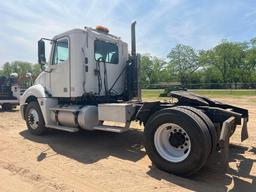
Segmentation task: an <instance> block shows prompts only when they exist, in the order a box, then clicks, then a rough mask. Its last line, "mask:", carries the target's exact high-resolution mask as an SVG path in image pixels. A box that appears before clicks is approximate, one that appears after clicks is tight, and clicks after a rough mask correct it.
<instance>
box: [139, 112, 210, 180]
mask: <svg viewBox="0 0 256 192" xmlns="http://www.w3.org/2000/svg"><path fill="white" fill-rule="evenodd" d="M144 145H145V149H146V152H147V154H148V156H149V158H150V159H151V161H152V162H153V163H154V164H155V165H156V166H157V167H158V168H160V169H162V170H164V171H167V172H170V173H173V174H176V175H180V176H190V175H192V174H193V173H195V172H197V171H198V170H199V169H200V168H201V167H202V166H203V165H204V164H205V163H206V161H207V158H208V156H209V154H210V151H211V149H212V141H211V134H210V132H209V129H208V127H207V125H206V123H205V122H204V121H203V120H202V118H201V117H200V116H199V115H198V114H196V113H194V112H193V111H191V110H188V109H184V108H180V107H173V108H168V109H162V110H160V111H158V112H156V113H155V114H153V116H152V117H150V119H149V120H148V122H147V123H146V125H145V131H144Z"/></svg>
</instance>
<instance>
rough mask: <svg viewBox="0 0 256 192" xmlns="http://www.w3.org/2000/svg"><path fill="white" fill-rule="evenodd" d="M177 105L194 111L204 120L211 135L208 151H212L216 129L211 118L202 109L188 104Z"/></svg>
mask: <svg viewBox="0 0 256 192" xmlns="http://www.w3.org/2000/svg"><path fill="white" fill-rule="evenodd" d="M178 107H179V108H182V109H187V110H190V111H192V112H193V113H195V114H196V115H197V116H198V117H200V118H201V119H202V120H203V121H204V123H205V124H206V125H207V128H208V130H209V133H210V135H211V143H212V145H211V150H210V153H211V152H212V151H214V150H215V149H216V147H217V131H216V129H215V126H214V124H213V122H212V121H211V119H210V118H209V117H208V116H207V115H206V114H205V113H203V112H202V111H200V110H199V109H196V108H194V107H190V106H178Z"/></svg>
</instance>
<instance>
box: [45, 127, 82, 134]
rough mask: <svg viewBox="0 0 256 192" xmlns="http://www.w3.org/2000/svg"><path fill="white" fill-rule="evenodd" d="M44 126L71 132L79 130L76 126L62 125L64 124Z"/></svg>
mask: <svg viewBox="0 0 256 192" xmlns="http://www.w3.org/2000/svg"><path fill="white" fill-rule="evenodd" d="M46 127H48V128H50V129H58V130H61V131H67V132H71V133H74V132H77V131H79V129H78V128H75V127H64V126H61V125H47V126H46Z"/></svg>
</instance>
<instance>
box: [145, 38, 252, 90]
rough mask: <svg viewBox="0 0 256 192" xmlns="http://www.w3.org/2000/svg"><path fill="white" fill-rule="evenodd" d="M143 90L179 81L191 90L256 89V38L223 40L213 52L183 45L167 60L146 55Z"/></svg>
mask: <svg viewBox="0 0 256 192" xmlns="http://www.w3.org/2000/svg"><path fill="white" fill-rule="evenodd" d="M141 69H142V70H141V82H142V87H143V88H156V87H161V85H168V83H169V82H179V83H181V84H182V85H183V86H185V87H188V88H228V87H230V85H232V86H234V87H235V88H255V82H256V70H255V69H256V38H255V39H252V40H250V41H249V42H229V41H226V40H224V41H222V42H221V43H220V44H218V45H217V46H216V47H214V48H212V49H209V50H195V49H194V48H192V47H190V46H187V45H182V44H179V45H177V46H176V47H175V48H173V49H172V50H171V51H170V52H169V54H168V55H167V58H164V59H160V58H157V57H153V56H151V55H142V58H141Z"/></svg>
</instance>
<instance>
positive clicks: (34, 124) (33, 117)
mask: <svg viewBox="0 0 256 192" xmlns="http://www.w3.org/2000/svg"><path fill="white" fill-rule="evenodd" d="M28 123H29V125H30V127H31V128H32V129H37V128H38V124H39V115H38V113H37V111H36V110H35V109H33V108H32V109H30V110H29V112H28Z"/></svg>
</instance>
